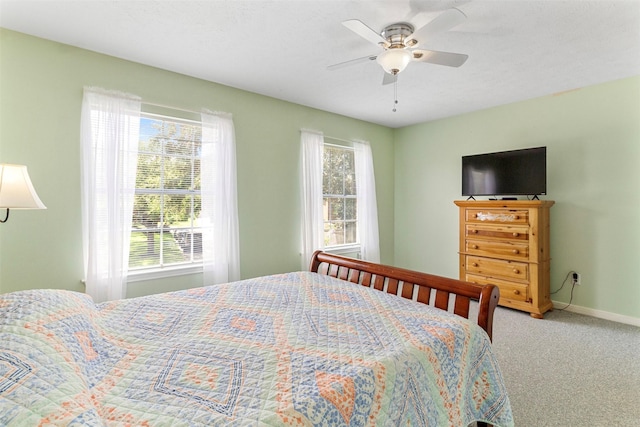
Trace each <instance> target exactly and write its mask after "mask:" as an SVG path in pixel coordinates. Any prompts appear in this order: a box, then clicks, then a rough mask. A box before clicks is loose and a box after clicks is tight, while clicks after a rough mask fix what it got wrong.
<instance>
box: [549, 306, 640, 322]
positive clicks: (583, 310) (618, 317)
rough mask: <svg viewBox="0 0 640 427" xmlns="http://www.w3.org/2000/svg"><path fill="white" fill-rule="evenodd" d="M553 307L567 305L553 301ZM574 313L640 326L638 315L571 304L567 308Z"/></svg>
mask: <svg viewBox="0 0 640 427" xmlns="http://www.w3.org/2000/svg"><path fill="white" fill-rule="evenodd" d="M552 302H553V308H563V307H565V306H566V305H567V303H564V302H558V301H552ZM565 310H566V311H570V312H572V313H578V314H584V315H586V316H591V317H597V318H599V319H605V320H611V321H612V322H618V323H625V324H627V325H633V326H640V319H639V318H637V317H631V316H625V315H623V314H617V313H611V312H608V311H602V310H596V309H593V308H588V307H581V306H579V305H570V306H569V307H567V308H566V309H565Z"/></svg>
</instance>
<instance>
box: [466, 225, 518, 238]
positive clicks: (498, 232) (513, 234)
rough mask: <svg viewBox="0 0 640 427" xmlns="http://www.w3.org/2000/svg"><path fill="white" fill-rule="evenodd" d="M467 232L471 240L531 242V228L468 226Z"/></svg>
mask: <svg viewBox="0 0 640 427" xmlns="http://www.w3.org/2000/svg"><path fill="white" fill-rule="evenodd" d="M465 230H466V237H467V238H469V239H473V238H477V237H482V238H488V239H504V240H522V241H525V240H529V228H528V227H522V226H520V227H518V226H511V225H503V226H495V225H482V224H467V225H466V227H465Z"/></svg>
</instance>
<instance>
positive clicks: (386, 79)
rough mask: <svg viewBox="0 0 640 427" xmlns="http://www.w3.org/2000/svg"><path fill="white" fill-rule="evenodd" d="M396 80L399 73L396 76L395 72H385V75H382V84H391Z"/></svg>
mask: <svg viewBox="0 0 640 427" xmlns="http://www.w3.org/2000/svg"><path fill="white" fill-rule="evenodd" d="M396 80H398V75H397V74H396V75H395V76H394V75H393V74H389V73H384V77H382V84H383V85H390V84H392V83H395V82H396Z"/></svg>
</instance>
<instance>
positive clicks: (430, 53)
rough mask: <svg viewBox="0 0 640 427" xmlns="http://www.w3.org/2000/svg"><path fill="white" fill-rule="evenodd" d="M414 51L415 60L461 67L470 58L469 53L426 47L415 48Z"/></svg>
mask: <svg viewBox="0 0 640 427" xmlns="http://www.w3.org/2000/svg"><path fill="white" fill-rule="evenodd" d="M412 53H413V60H414V61H418V62H428V63H430V64H438V65H446V66H447V67H459V66H461V65H462V64H464V63H465V62H466V61H467V58H469V55H465V54H462V53H452V52H438V51H436V50H426V49H415V50H413V51H412Z"/></svg>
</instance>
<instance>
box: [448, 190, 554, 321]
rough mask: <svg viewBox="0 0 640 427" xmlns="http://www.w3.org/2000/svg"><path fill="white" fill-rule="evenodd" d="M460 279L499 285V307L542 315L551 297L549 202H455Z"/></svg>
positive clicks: (551, 203) (549, 308)
mask: <svg viewBox="0 0 640 427" xmlns="http://www.w3.org/2000/svg"><path fill="white" fill-rule="evenodd" d="M455 204H456V205H458V207H459V208H460V252H459V254H460V280H465V281H468V282H473V283H479V284H486V283H493V284H494V285H497V286H498V287H499V288H500V302H499V304H500V305H503V306H505V307H511V308H514V309H517V310H522V311H526V312H528V313H530V314H531V316H532V317H535V318H538V319H542V318H543V314H544V313H545V312H546V311H549V310H551V309H552V308H553V304H552V303H551V298H550V295H549V292H550V291H549V268H550V262H551V258H550V253H549V208H550V207H551V206H552V205H553V204H554V202H553V201H549V200H513V201H510V200H481V201H475V200H474V201H456V202H455Z"/></svg>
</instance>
